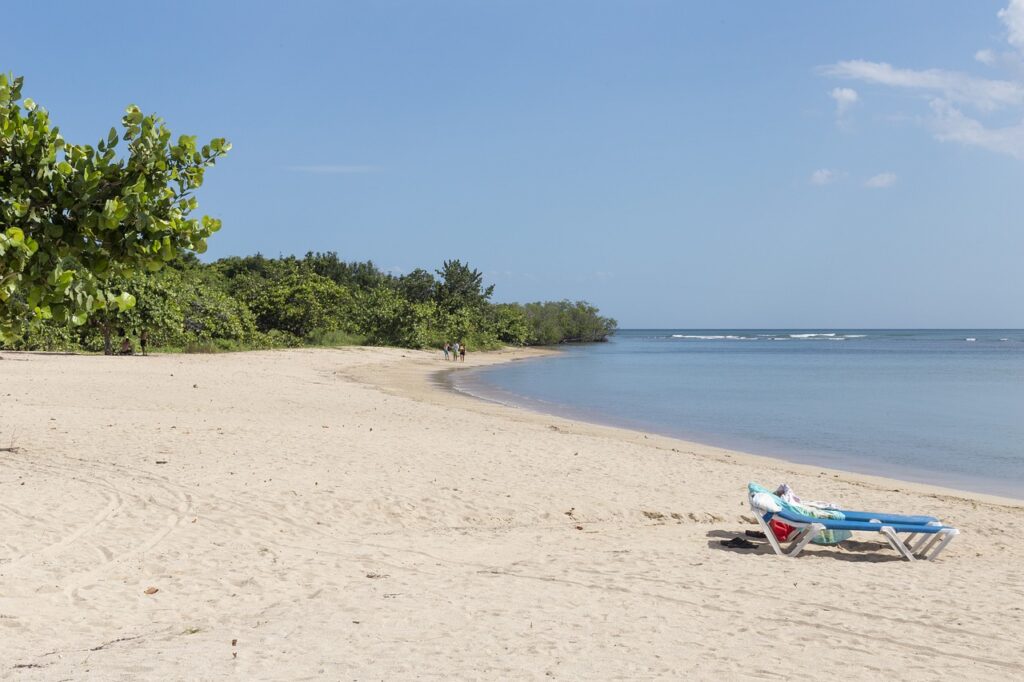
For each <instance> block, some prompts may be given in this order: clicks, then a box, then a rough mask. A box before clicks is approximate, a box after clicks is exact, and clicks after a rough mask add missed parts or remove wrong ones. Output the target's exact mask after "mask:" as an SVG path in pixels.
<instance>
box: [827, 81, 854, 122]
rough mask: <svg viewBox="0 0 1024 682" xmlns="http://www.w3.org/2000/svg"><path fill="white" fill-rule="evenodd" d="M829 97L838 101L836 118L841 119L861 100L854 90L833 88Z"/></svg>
mask: <svg viewBox="0 0 1024 682" xmlns="http://www.w3.org/2000/svg"><path fill="white" fill-rule="evenodd" d="M829 97H831V98H832V99H834V100H835V101H836V116H838V117H840V118H842V117H843V115H844V114H846V112H847V111H849V110H850V107H852V106H853V105H854V104H856V103H857V100H858V99H860V98H859V97H858V95H857V91H856V90H854V89H853V88H832V92H830V93H829Z"/></svg>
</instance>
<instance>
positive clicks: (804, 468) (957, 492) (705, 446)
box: [433, 349, 1024, 508]
mask: <svg viewBox="0 0 1024 682" xmlns="http://www.w3.org/2000/svg"><path fill="white" fill-rule="evenodd" d="M517 350H519V349H507V350H505V351H502V352H504V353H515V352H516V351H517ZM523 350H527V351H530V350H534V351H535V350H539V349H523ZM490 352H495V351H490ZM558 353H559V351H557V350H547V351H546V352H541V353H537V352H530V353H529V354H527V355H524V356H522V357H514V358H511V359H508V358H500V359H498V360H497V361H495V362H487V363H483V364H476V365H472V366H471V367H470V368H468V369H476V370H479V369H483V368H485V367H489V366H494V365H497V364H503V363H504V362H516V361H524V360H530V359H535V358H542V357H552V356H556V355H558ZM454 371H459V370H458V369H457V368H441V369H438V370H437V371H436V372H435V374H434V377H433V378H434V379H435V384H436V385H437V387H438V388H439V389H440V390H443V391H445V392H448V393H451V394H453V395H457V396H460V397H463V398H468V399H470V400H475V401H481V402H484V403H487V404H491V405H495V406H497V407H500V408H505V409H508V410H516V411H524V412H526V413H529V414H534V415H537V416H538V417H540V418H543V419H558V420H562V421H564V422H566V423H568V424H586V425H589V426H592V427H595V428H600V429H610V430H611V432H612V433H621V434H631V437H633V438H635V437H637V436H641V437H645V438H648V439H650V438H651V437H654V438H658V439H666V440H668V441H673V442H676V443H679V444H681V445H683V446H685V447H686V448H689V449H691V450H693V451H694V452H707V453H711V452H714V453H727V454H728V455H730V456H733V457H737V458H741V459H742V458H750V460H751V461H752V462H764V461H767V462H770V463H774V464H777V465H784V466H791V467H794V468H795V470H798V471H800V472H802V473H812V472H821V471H825V472H828V473H829V474H833V475H838V476H840V477H843V478H849V479H856V480H858V481H860V482H862V483H866V484H870V485H873V486H876V487H886V488H889V489H892V487H893V486H903V487H910V488H913V489H914V490H916V491H919V492H921V493H924V494H930V495H938V496H946V497H957V498H961V499H975V500H978V501H983V502H987V503H991V504H1001V505H1006V506H1011V507H1020V508H1024V497H1022V498H1020V499H1018V498H1014V497H1008V496H1005V495H999V494H995V493H987V492H983V491H978V490H968V489H964V488H957V487H954V486H946V485H940V484H936V483H928V482H924V481H915V480H909V479H904V478H898V477H895V476H886V475H882V474H869V473H864V472H859V471H851V470H848V469H841V468H838V467H835V466H831V465H828V464H816V463H814V462H808V461H801V460H795V459H788V458H785V457H781V456H775V455H770V454H760V453H756V452H750V451H746V450H737V449H734V448H730V447H727V446H720V445H714V444H711V443H704V442H698V441H693V440H688V439H686V438H680V437H677V436H673V435H671V434H665V433H659V432H657V431H648V430H644V429H642V428H633V427H630V426H623V425H616V424H612V423H607V422H602V421H593V420H590V419H588V418H587V415H578V416H576V415H565V414H558V413H553V412H545V411H544V410H543V409H541V408H539V407H535V406H533V405H530V404H515V403H506V402H504V401H501V400H498V399H495V398H491V397H488V396H484V395H478V394H476V393H472V392H469V391H465V390H462V389H460V388H459V387H458V386H456V385H455V384H454V381H453V380H452V379H451V376H452V373H453V372H454ZM562 407H566V410H567V411H571V407H568V406H562Z"/></svg>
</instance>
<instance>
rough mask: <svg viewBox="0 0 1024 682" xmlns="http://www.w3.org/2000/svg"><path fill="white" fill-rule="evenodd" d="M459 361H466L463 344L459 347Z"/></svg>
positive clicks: (464, 345)
mask: <svg viewBox="0 0 1024 682" xmlns="http://www.w3.org/2000/svg"><path fill="white" fill-rule="evenodd" d="M459 360H462V361H463V362H465V361H466V344H465V343H463V344H462V345H460V346H459Z"/></svg>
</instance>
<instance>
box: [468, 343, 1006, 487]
mask: <svg viewBox="0 0 1024 682" xmlns="http://www.w3.org/2000/svg"><path fill="white" fill-rule="evenodd" d="M451 380H452V381H453V382H455V387H456V388H458V389H459V390H462V391H465V392H468V393H472V394H474V395H478V396H481V397H485V398H488V399H491V400H498V401H500V402H504V403H509V404H514V405H517V406H520V407H526V408H531V409H536V410H540V411H544V412H548V413H554V414H559V415H562V416H568V417H571V418H576V419H586V420H589V421H595V422H602V423H607V424H612V425H619V426H628V427H633V428H640V429H644V430H647V431H654V432H658V433H662V434H666V435H671V436H677V437H681V438H686V439H689V440H694V441H698V442H703V443H708V444H713V445H720V446H723V447H729V448H734V449H739V450H745V451H748V452H754V453H758V454H764V455H771V456H776V457H782V458H785V459H789V460H792V461H798V462H804V463H811V464H818V465H822V466H828V467H833V468H838V469H844V470H847V471H857V472H863V473H870V474H877V475H883V476H891V477H896V478H901V479H904V480H912V481H921V482H925V483H936V484H940V485H947V486H951V487H956V488H961V489H968V490H975V491H979V492H988V493H994V494H1000V495H1006V496H1010V497H1015V498H1022V499H1024V330H992V329H978V330H959V329H958V330H926V331H917V330H914V331H907V330H877V329H865V330H850V329H847V330H837V329H822V330H789V329H780V330H760V329H759V330H661V329H659V330H647V329H641V330H624V331H619V332H618V333H617V334H616V335H615V336H614V337H612V339H611V340H610V341H609V342H608V343H601V344H590V345H583V346H575V347H564V353H562V354H561V355H559V356H558V357H551V358H544V359H538V360H527V361H520V362H513V363H510V364H506V365H501V366H498V367H492V368H487V369H483V370H480V371H473V372H457V373H454V376H453V377H452V379H451Z"/></svg>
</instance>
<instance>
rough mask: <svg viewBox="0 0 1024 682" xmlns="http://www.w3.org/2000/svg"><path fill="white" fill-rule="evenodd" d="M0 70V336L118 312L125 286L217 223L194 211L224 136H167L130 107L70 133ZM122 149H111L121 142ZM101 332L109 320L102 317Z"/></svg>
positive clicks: (196, 244)
mask: <svg viewBox="0 0 1024 682" xmlns="http://www.w3.org/2000/svg"><path fill="white" fill-rule="evenodd" d="M21 90H22V79H21V78H15V77H14V76H11V75H5V74H0V340H4V341H13V340H14V339H16V338H19V337H20V336H22V335H23V334H24V333H25V331H26V327H30V326H33V325H39V324H42V323H43V322H45V321H52V323H53V324H54V325H57V326H60V325H63V324H64V323H68V324H70V325H72V326H75V327H81V326H83V325H85V324H86V322H87V321H88V320H89V318H90V317H91V316H94V315H97V314H99V315H100V317H102V318H105V319H107V320H109V319H113V318H117V317H119V316H120V315H122V314H124V313H126V312H127V311H129V310H130V309H131V308H132V306H133V305H134V304H135V300H136V299H135V297H134V296H133V295H132V294H131V293H130V292H129V290H128V289H127V288H124V287H125V285H126V284H127V282H128V281H129V280H132V279H133V278H134V277H135V276H136V274H137V273H140V272H156V271H158V270H160V269H162V268H163V267H164V265H165V264H166V263H168V262H170V261H173V260H175V259H176V258H178V256H179V255H180V254H181V253H182V252H183V251H195V252H198V253H202V252H203V251H205V250H206V240H207V238H209V237H210V235H211V234H213V233H214V232H216V231H217V230H218V229H219V228H220V222H219V221H217V220H214V219H212V218H209V217H205V216H204V217H202V218H195V217H192V213H193V211H195V209H196V207H197V203H196V198H195V191H196V190H197V189H198V188H199V187H200V186H201V185H202V184H203V177H204V173H205V171H206V169H207V168H208V167H210V166H212V165H213V164H214V163H215V162H216V161H217V159H218V158H220V157H221V156H223V155H224V154H225V153H227V151H228V150H229V149H230V148H231V145H230V144H228V143H227V141H225V140H224V139H222V138H215V139H213V140H211V141H210V142H209V143H208V144H206V145H202V146H200V145H199V144H198V143H197V142H196V138H195V137H191V136H188V135H182V136H180V137H178V138H177V140H176V141H172V136H171V132H170V130H168V129H167V127H166V126H165V125H164V122H163V120H162V119H159V118H157V117H156V116H154V115H151V114H150V115H145V114H143V113H142V112H141V111H140V110H139V108H138V107H136V106H130V107H128V109H127V111H126V113H125V115H124V116H123V117H122V118H121V127H122V130H121V132H118V130H117V129H116V128H111V129H110V132H109V134H108V135H107V137H106V139H105V140H101V141H100V142H98V143H97V144H96V146H95V147H93V146H91V145H78V144H72V143H71V142H68V141H67V140H65V139H64V138H63V136H62V135H61V133H60V130H59V129H58V128H57V127H55V126H53V125H52V124H51V122H50V117H49V114H48V113H47V112H46V110H45V109H43V108H42V107H40V106H38V105H37V104H36V103H35V102H33V101H32V100H31V99H29V98H27V97H26V98H22V94H21ZM122 141H123V142H124V143H125V149H124V151H123V152H122V153H119V152H118V150H117V146H118V144H119V142H122ZM100 326H101V328H102V329H104V330H105V331H106V333H107V335H108V336H109V328H108V327H105V326H104V325H103V324H102V321H101V323H100Z"/></svg>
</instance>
